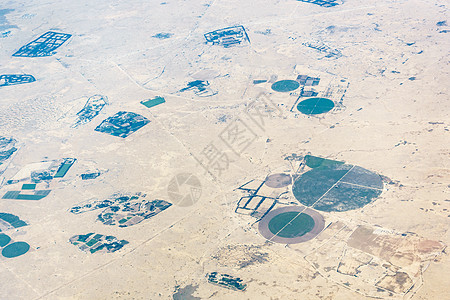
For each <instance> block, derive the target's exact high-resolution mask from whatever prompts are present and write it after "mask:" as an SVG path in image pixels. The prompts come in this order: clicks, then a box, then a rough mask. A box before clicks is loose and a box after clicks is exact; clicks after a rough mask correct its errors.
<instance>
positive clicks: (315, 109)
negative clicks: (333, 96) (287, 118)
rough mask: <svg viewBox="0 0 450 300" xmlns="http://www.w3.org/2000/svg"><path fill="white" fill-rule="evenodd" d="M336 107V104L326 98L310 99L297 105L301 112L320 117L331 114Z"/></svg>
mask: <svg viewBox="0 0 450 300" xmlns="http://www.w3.org/2000/svg"><path fill="white" fill-rule="evenodd" d="M333 107H334V102H333V101H331V100H330V99H326V98H309V99H306V100H303V101H302V102H300V103H299V104H298V105H297V109H298V111H299V112H301V113H302V114H305V115H318V114H323V113H326V112H329V111H330V110H332V109H333Z"/></svg>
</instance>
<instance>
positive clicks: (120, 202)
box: [70, 193, 172, 227]
mask: <svg viewBox="0 0 450 300" xmlns="http://www.w3.org/2000/svg"><path fill="white" fill-rule="evenodd" d="M145 196H146V195H144V194H141V193H136V194H115V195H112V196H111V197H110V198H108V199H106V200H95V201H88V202H86V203H82V204H80V205H76V206H74V207H72V208H71V209H70V212H71V213H73V214H81V213H85V212H88V211H93V210H99V209H102V212H101V213H100V214H99V215H98V216H97V220H98V221H100V222H102V223H103V224H105V225H112V226H118V227H129V226H133V225H136V224H138V223H140V222H142V221H144V220H146V219H149V218H151V217H154V216H156V215H157V214H159V213H160V212H162V211H164V210H166V209H167V208H169V207H170V206H171V205H172V204H171V203H169V202H166V201H164V200H151V201H150V200H145V199H143V198H145Z"/></svg>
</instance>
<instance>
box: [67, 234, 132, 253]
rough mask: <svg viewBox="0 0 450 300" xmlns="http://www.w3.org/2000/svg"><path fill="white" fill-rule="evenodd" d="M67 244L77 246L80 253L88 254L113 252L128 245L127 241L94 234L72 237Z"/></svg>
mask: <svg viewBox="0 0 450 300" xmlns="http://www.w3.org/2000/svg"><path fill="white" fill-rule="evenodd" d="M69 242H70V243H71V244H73V245H76V246H78V248H79V249H80V250H81V251H84V252H89V253H95V252H107V253H110V252H115V251H117V250H120V249H122V247H123V246H125V245H126V244H128V241H126V240H118V239H117V238H116V237H115V236H111V235H108V236H106V235H103V234H94V233H88V234H80V235H74V236H73V237H71V238H70V239H69Z"/></svg>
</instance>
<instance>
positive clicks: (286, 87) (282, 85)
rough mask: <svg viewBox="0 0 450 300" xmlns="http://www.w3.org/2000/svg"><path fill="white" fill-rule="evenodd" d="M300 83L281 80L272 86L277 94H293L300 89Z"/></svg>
mask: <svg viewBox="0 0 450 300" xmlns="http://www.w3.org/2000/svg"><path fill="white" fill-rule="evenodd" d="M299 86H300V83H298V82H297V81H295V80H280V81H277V82H275V83H274V84H272V90H274V91H275V92H282V93H285V92H291V91H295V90H296V89H298V87H299Z"/></svg>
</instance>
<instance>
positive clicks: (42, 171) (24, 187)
mask: <svg viewBox="0 0 450 300" xmlns="http://www.w3.org/2000/svg"><path fill="white" fill-rule="evenodd" d="M75 161H76V159H75V158H64V159H59V160H49V161H41V162H37V163H32V164H28V165H26V166H25V167H23V168H22V169H21V170H20V171H19V172H17V173H16V175H15V176H13V177H12V178H11V179H10V180H8V181H7V182H6V189H8V191H7V192H6V193H5V194H4V195H3V197H2V199H10V200H41V199H42V198H44V197H46V196H48V195H49V194H50V192H51V189H50V185H51V183H52V181H53V180H55V179H57V180H59V179H61V178H63V177H64V176H65V175H66V173H67V172H68V171H69V169H70V168H71V167H72V165H73V164H74V163H75Z"/></svg>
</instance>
